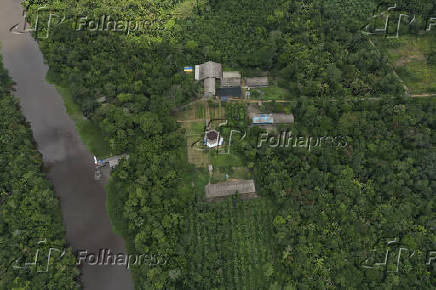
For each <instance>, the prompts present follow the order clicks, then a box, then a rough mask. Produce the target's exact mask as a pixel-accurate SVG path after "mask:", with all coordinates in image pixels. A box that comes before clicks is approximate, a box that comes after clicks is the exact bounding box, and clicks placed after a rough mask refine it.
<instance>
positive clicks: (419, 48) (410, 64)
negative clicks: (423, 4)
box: [375, 34, 436, 95]
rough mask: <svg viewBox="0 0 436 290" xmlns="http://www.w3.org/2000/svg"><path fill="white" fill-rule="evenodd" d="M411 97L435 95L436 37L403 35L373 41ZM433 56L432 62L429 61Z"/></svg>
mask: <svg viewBox="0 0 436 290" xmlns="http://www.w3.org/2000/svg"><path fill="white" fill-rule="evenodd" d="M375 42H376V45H377V46H378V47H380V48H381V49H383V50H384V51H385V52H386V53H387V55H388V57H389V60H390V62H391V63H392V65H393V67H394V69H395V71H396V72H397V74H398V75H399V76H400V78H401V79H402V80H403V81H404V82H405V83H406V85H407V87H408V88H409V90H410V92H411V94H412V95H415V94H418V95H420V94H434V93H436V82H435V81H434V80H435V78H436V60H434V59H435V58H436V35H434V34H425V35H404V36H401V37H399V38H398V39H384V38H383V39H382V38H377V39H376V40H375ZM431 54H433V60H432V59H431V58H432V57H431Z"/></svg>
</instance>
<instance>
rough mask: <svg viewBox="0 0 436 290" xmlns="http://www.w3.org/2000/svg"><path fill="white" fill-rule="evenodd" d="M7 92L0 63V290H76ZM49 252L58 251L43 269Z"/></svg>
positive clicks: (49, 198)
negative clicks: (51, 249) (54, 249)
mask: <svg viewBox="0 0 436 290" xmlns="http://www.w3.org/2000/svg"><path fill="white" fill-rule="evenodd" d="M11 87H12V82H11V80H10V79H9V77H8V74H7V71H6V70H5V69H4V68H3V63H2V61H1V58H0V261H1V262H0V277H1V278H0V288H1V289H76V288H79V285H80V284H79V270H78V268H77V267H76V266H75V258H74V257H73V255H72V253H71V249H69V248H67V247H66V243H65V239H64V235H65V230H64V227H63V225H62V220H61V215H60V210H59V202H58V200H57V199H56V197H55V196H54V192H53V190H52V185H51V184H50V183H49V181H48V180H47V179H46V177H45V175H44V173H43V168H42V158H41V154H40V153H39V152H38V151H37V150H36V144H35V142H34V141H33V137H32V132H31V130H30V128H29V125H28V123H27V122H26V121H25V119H24V117H23V115H22V114H21V112H20V108H19V105H18V101H17V100H16V99H15V98H14V97H12V96H11V94H10V90H11ZM50 247H52V248H56V249H60V250H59V251H52V254H51V260H50V265H47V257H48V254H49V248H50ZM64 249H65V250H66V252H65V254H64V255H63V256H62V255H61V253H62V252H63V250H64ZM37 251H39V252H38V254H37ZM35 255H38V256H36V257H37V261H36V264H32V262H34V259H35ZM26 263H27V265H26ZM47 267H48V271H46V270H47Z"/></svg>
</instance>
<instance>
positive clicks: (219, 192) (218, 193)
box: [205, 179, 257, 198]
mask: <svg viewBox="0 0 436 290" xmlns="http://www.w3.org/2000/svg"><path fill="white" fill-rule="evenodd" d="M205 192H206V198H219V197H226V196H229V195H234V194H236V193H239V194H241V195H245V196H248V197H256V196H257V195H256V187H255V185H254V180H253V179H250V180H238V181H227V182H222V183H217V184H208V185H206V187H205Z"/></svg>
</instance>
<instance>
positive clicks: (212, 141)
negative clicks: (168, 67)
mask: <svg viewBox="0 0 436 290" xmlns="http://www.w3.org/2000/svg"><path fill="white" fill-rule="evenodd" d="M223 142H224V138H223V137H222V136H221V134H220V133H219V132H217V131H216V130H210V131H207V132H206V133H205V134H204V144H205V145H206V146H207V147H209V148H214V147H217V146H221V145H223Z"/></svg>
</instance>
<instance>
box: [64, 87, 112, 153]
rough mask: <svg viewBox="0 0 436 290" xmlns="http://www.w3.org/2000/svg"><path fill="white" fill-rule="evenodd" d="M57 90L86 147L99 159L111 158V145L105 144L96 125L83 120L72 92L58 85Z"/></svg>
mask: <svg viewBox="0 0 436 290" xmlns="http://www.w3.org/2000/svg"><path fill="white" fill-rule="evenodd" d="M56 90H57V91H58V92H59V94H60V95H61V96H62V98H63V100H64V104H65V108H66V110H67V113H68V115H69V116H70V117H71V119H72V120H73V121H74V123H75V124H76V128H77V131H78V132H79V135H80V138H81V139H82V142H83V143H84V144H85V146H86V147H87V148H88V149H89V150H90V151H91V152H92V153H93V154H94V155H96V156H97V157H98V158H105V157H108V156H110V155H111V152H110V148H109V144H108V143H107V142H105V140H104V137H103V134H102V133H101V130H100V129H99V128H98V126H97V125H96V124H95V123H93V122H92V121H90V120H87V119H84V118H83V114H82V110H81V109H80V108H79V106H78V105H77V104H76V103H74V101H73V97H72V95H71V91H70V90H69V89H68V88H64V87H60V86H58V85H56Z"/></svg>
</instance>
